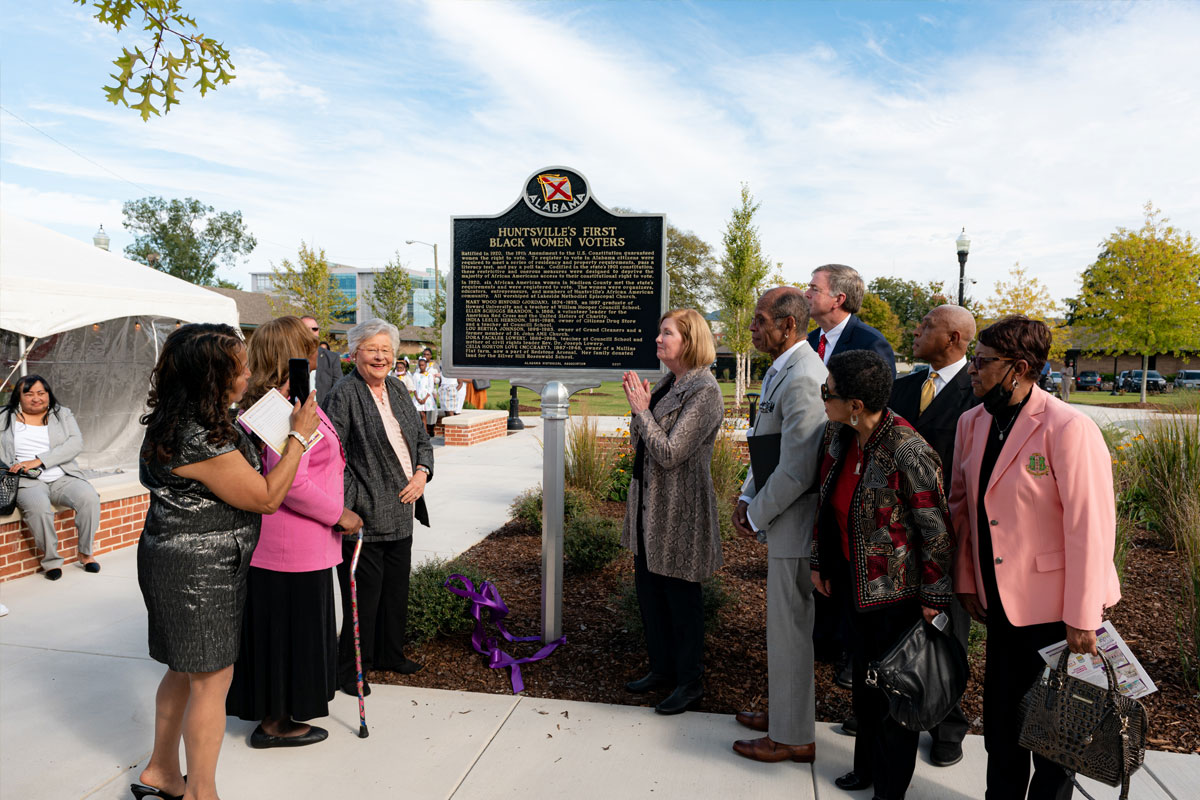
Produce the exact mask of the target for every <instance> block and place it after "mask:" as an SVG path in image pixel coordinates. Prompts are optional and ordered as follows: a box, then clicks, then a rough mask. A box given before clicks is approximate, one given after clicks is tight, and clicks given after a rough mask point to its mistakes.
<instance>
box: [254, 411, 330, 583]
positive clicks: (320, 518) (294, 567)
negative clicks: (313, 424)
mask: <svg viewBox="0 0 1200 800" xmlns="http://www.w3.org/2000/svg"><path fill="white" fill-rule="evenodd" d="M317 414H319V415H320V417H321V423H320V426H319V427H318V430H320V431H321V433H322V434H324V438H323V439H321V441H319V442H317V443H316V444H315V445H313V447H312V449H311V450H309V451H308V452H307V453H305V454H304V455H302V456H301V457H300V467H299V468H298V469H297V470H296V479H295V480H294V481H292V488H291V489H289V490H288V493H287V497H285V498H284V500H283V505H282V506H280V507H279V510H278V511H276V512H275V513H274V514H264V515H263V521H262V534H261V535H260V537H259V540H258V547H257V548H256V549H255V551H254V556H253V558H251V559H250V566H252V567H258V568H260V569H269V570H273V571H275V572H313V571H315V570H320V569H328V568H329V567H332V566H335V565H337V564H340V563H341V562H342V535H341V534H340V533H337V532H335V531H334V530H333V526H334V525H335V524H336V523H337V521H338V519H340V518H341V516H342V510H343V509H344V508H345V506H344V505H343V494H342V492H343V488H342V487H343V484H342V474H343V473H344V472H345V470H346V457H345V455H344V454H343V453H342V443H341V440H340V439H338V435H337V431H335V430H334V429H333V425H332V424H331V423H330V422H329V418H328V417H327V416H325V412H324V411H322V410H321V409H319V408H318V409H317ZM278 463H279V456H278V455H276V454H275V451H274V450H272V449H271V448H269V447H268V448H266V449H265V450H264V451H263V466H264V467H265V468H266V471H267V472H270V471H271V470H272V469H274V468H275V465H276V464H278Z"/></svg>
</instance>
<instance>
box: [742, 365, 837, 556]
mask: <svg viewBox="0 0 1200 800" xmlns="http://www.w3.org/2000/svg"><path fill="white" fill-rule="evenodd" d="M828 374H829V373H828V371H827V370H826V369H825V365H824V364H822V363H821V359H820V358H819V357H818V356H817V354H816V353H815V352H814V351H813V349H812V348H811V347H810V346H809V344H808V342H801V344H800V346H799V347H797V348H796V350H795V351H794V352H793V353H792V357H791V358H789V359H788V361H787V364H785V365H784V367H783V370H782V371H781V372H780V373H779V374H778V375H776V376H775V377H774V378H773V379H772V380H771V385H770V386H769V387H768V394H767V396H766V397H764V398H762V401H761V402H760V403H759V404H758V418H757V419H756V420H755V423H754V433H755V435H767V434H773V433H781V434H782V439H781V441H780V444H779V466H777V467H776V468H775V471H774V472H772V473H771V477H770V478H768V479H767V482H766V485H764V486H763V487H762V491H761V492H757V493H756V492H755V491H754V476H753V475H747V476H746V483H745V485H744V486H742V494H743V495H746V496H748V497H750V498H752V499H751V501H750V507H749V509H747V511H748V513H749V514H750V519H752V520H753V521H754V524H755V525H757V526H758V527H759V531H760V533H759V536H760V538H762V537H764V536H765V538H766V542H767V557H768V558H808V557H809V554H810V553H811V551H812V536H813V523H814V521H815V517H816V513H817V499H818V496H817V490H818V489H819V487H818V485H817V482H818V480H819V478H820V467H821V444H822V439H823V436H824V433H825V423H826V421H827V420H826V417H825V405H824V404H823V403H822V402H821V384H822V383H824V381H825V376H826V375H828Z"/></svg>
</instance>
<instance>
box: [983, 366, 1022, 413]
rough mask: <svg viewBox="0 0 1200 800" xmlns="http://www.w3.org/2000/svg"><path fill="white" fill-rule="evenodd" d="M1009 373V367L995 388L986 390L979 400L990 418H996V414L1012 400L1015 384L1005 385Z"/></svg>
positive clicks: (1010, 370) (1010, 369) (1010, 368)
mask: <svg viewBox="0 0 1200 800" xmlns="http://www.w3.org/2000/svg"><path fill="white" fill-rule="evenodd" d="M1010 372H1012V367H1011V366H1009V368H1008V369H1007V370H1005V372H1004V377H1003V378H1001V379H1000V380H999V381H998V382H997V383H996V385H995V386H993V387H992V388H990V389H988V390H987V392H985V393H984V395H983V397H982V398H980V399H981V400H982V402H983V409H984V411H986V412H988V413H989V414H991V415H992V416H996V413H997V412H999V411H1001V410H1003V409H1004V408H1005V407H1006V406H1007V405H1008V403H1009V401H1010V400H1012V396H1013V386H1014V385H1015V383H1016V382H1015V381H1014V382H1013V383H1011V384H1007V385H1006V382H1007V381H1008V375H1009V373H1010Z"/></svg>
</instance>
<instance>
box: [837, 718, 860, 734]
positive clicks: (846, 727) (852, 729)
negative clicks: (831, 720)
mask: <svg viewBox="0 0 1200 800" xmlns="http://www.w3.org/2000/svg"><path fill="white" fill-rule="evenodd" d="M839 733H842V734H844V735H846V736H858V718H856V717H853V716H850V717H846V718H845V719H844V720H842V727H841V728H840V729H839Z"/></svg>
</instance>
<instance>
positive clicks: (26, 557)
mask: <svg viewBox="0 0 1200 800" xmlns="http://www.w3.org/2000/svg"><path fill="white" fill-rule="evenodd" d="M92 485H93V486H95V487H96V491H97V492H99V494H100V527H99V529H98V530H97V531H96V538H95V540H94V542H93V545H92V555H94V556H96V557H97V558H99V557H100V556H101V555H102V554H104V553H109V552H112V551H113V550H117V549H119V548H122V547H128V546H129V545H131V544H135V543H136V542H137V540H138V537H139V536H141V535H142V524H143V523H144V522H145V520H146V509H147V508H149V506H150V494H149V493H148V492H147V491H146V490H145V488H143V487H142V485H141V484H139V483H137V481H136V479H134V480H133V481H132V482H130V480H129V479H128V478H125V479H123V480H119V481H113V480H111V479H98V480H96V481H93V482H92ZM54 528H55V530H57V531H58V554H59V555H60V556H62V557H63V558H64V559H66V563H68V564H70V563H72V562H75V561H78V560H79V558H78V556H79V553H78V551H77V548H78V545H79V536H78V534H77V533H76V531H75V512H74V511H72V510H71V509H65V510H61V511H59V512H58V513H56V514H55V515H54ZM40 562H41V554H40V553H39V552H38V550H37V548H36V547H34V544H33V534H32V533H30V531H29V527H28V526H27V525H26V524H25V521H24V520H23V519H21V512H20V511H17V512H15V513H13V514H10V515H8V516H7V517H2V518H0V582H3V581H9V580H12V579H13V578H20V577H23V576H25V575H32V574H33V573H35V572H37V571H38V570H39V569H40V568H41V567H40Z"/></svg>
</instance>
